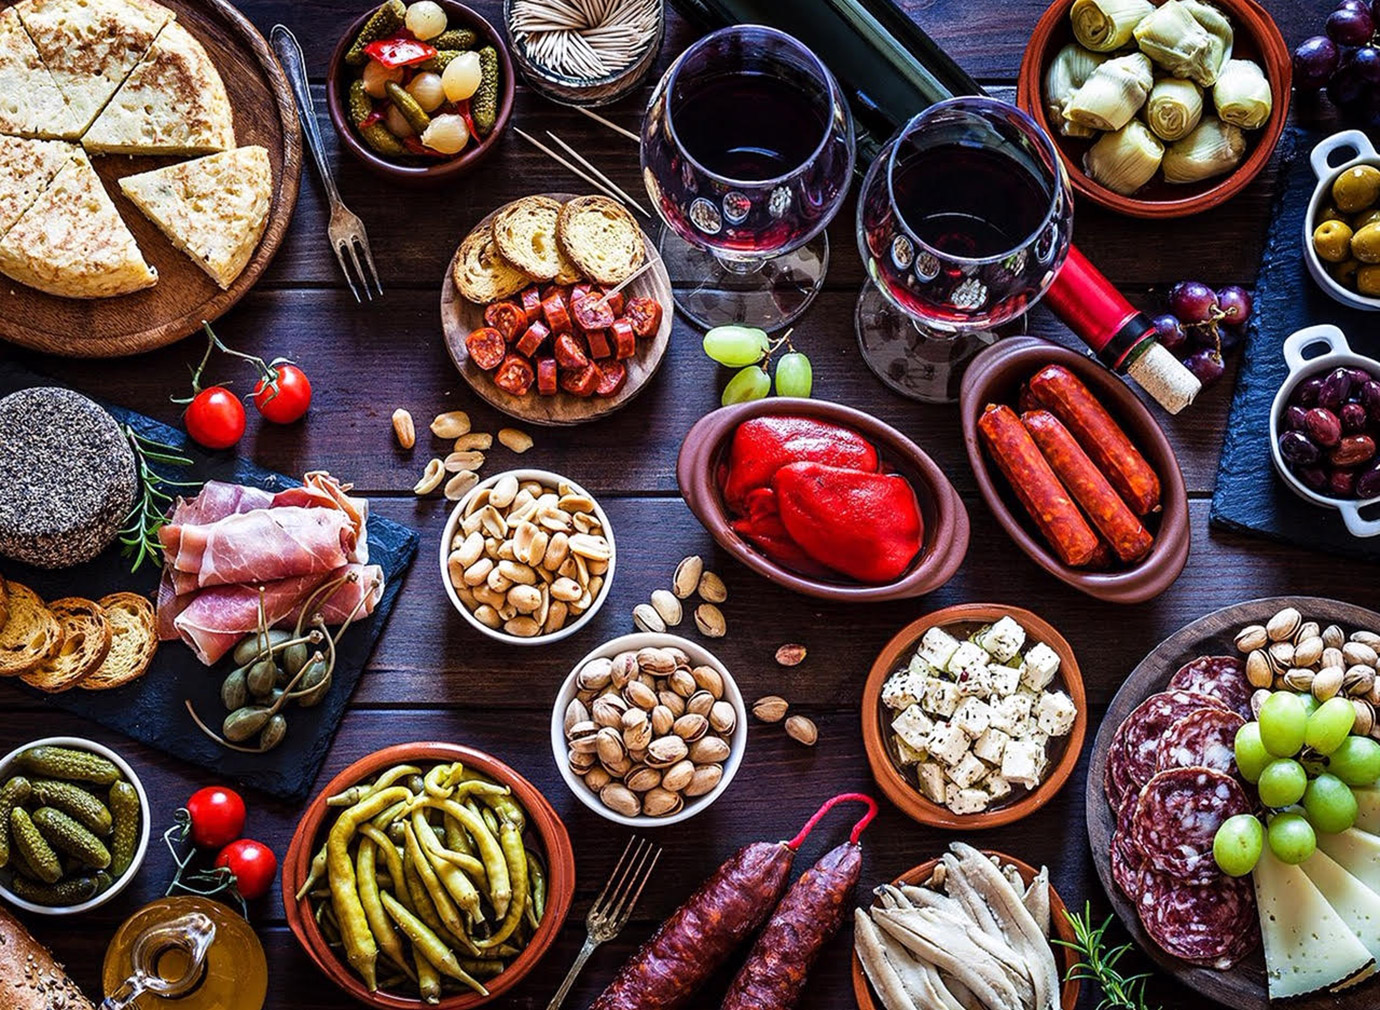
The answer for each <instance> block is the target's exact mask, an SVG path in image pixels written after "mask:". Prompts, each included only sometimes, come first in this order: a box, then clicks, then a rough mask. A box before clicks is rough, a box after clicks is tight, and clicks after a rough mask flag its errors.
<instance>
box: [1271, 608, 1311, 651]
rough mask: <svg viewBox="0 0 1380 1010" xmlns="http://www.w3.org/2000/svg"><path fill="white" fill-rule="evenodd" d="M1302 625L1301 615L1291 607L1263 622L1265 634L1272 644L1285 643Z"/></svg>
mask: <svg viewBox="0 0 1380 1010" xmlns="http://www.w3.org/2000/svg"><path fill="white" fill-rule="evenodd" d="M1302 623H1303V615H1302V614H1300V613H1299V612H1298V611H1297V610H1295V609H1294V608H1293V607H1285V608H1284V609H1283V610H1281V611H1280V612H1279V613H1277V614H1275V616H1274V617H1272V618H1270V619H1269V620H1268V621H1267V622H1265V634H1266V635H1268V636H1269V639H1270V641H1272V642H1287V641H1289V640H1290V639H1292V638H1293V637H1294V635H1295V634H1296V633H1297V632H1298V630H1299V625H1301V624H1302Z"/></svg>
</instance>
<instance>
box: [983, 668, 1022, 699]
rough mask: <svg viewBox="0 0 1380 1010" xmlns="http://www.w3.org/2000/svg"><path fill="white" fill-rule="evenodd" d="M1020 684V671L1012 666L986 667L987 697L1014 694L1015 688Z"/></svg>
mask: <svg viewBox="0 0 1380 1010" xmlns="http://www.w3.org/2000/svg"><path fill="white" fill-rule="evenodd" d="M1020 684H1021V671H1020V670H1018V669H1017V668H1016V667H1014V666H989V667H988V668H987V686H988V688H989V697H990V696H993V695H995V696H996V697H998V698H1005V697H1006V696H1007V695H1011V694H1015V693H1016V688H1018V687H1019V686H1020Z"/></svg>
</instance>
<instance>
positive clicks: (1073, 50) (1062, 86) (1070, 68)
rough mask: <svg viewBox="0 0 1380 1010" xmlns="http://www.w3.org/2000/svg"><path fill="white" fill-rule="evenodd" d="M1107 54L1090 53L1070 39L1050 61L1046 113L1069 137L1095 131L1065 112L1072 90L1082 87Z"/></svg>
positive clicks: (1088, 134) (1104, 60)
mask: <svg viewBox="0 0 1380 1010" xmlns="http://www.w3.org/2000/svg"><path fill="white" fill-rule="evenodd" d="M1107 60H1108V57H1106V56H1103V55H1101V54H1099V53H1093V52H1089V51H1088V50H1086V49H1084V48H1083V47H1082V46H1080V45H1077V44H1076V43H1073V42H1070V43H1069V44H1068V45H1066V46H1065V47H1064V48H1063V49H1060V50H1059V54H1058V55H1057V56H1055V57H1054V59H1053V60H1051V61H1050V64H1049V68H1048V69H1047V70H1046V71H1045V115H1046V116H1047V117H1048V119H1049V123H1050V125H1051V126H1054V127H1056V128H1057V129H1058V130H1059V132H1060V133H1062V134H1063V135H1064V136H1066V137H1091V136H1093V135H1094V134H1096V132H1097V131H1096V130H1094V129H1092V128H1091V127H1087V126H1079V125H1078V124H1077V123H1072V122H1069V120H1068V117H1066V116H1065V115H1064V109H1065V108H1067V107H1068V104H1069V100H1070V99H1071V98H1073V93H1074V92H1075V91H1077V90H1078V89H1079V88H1081V87H1082V86H1083V84H1084V82H1086V81H1087V79H1088V78H1089V77H1090V76H1091V75H1092V72H1093V71H1094V70H1096V69H1097V68H1098V67H1099V66H1101V65H1102V64H1103V63H1106V62H1107Z"/></svg>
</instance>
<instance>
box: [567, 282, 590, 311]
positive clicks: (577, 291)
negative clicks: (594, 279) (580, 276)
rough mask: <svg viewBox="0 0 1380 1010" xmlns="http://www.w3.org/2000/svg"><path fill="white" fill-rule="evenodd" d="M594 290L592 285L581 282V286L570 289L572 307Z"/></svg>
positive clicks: (577, 285)
mask: <svg viewBox="0 0 1380 1010" xmlns="http://www.w3.org/2000/svg"><path fill="white" fill-rule="evenodd" d="M593 290H594V285H592V284H590V283H589V282H588V281H581V282H580V283H579V284H576V285H573V286H572V287H571V289H570V304H571V307H572V308H573V307H574V305H575V303H576V302H578V301H579V300H580V299H581V298H584V297H586V296H587V295H588V294H589V293H590V292H591V291H593Z"/></svg>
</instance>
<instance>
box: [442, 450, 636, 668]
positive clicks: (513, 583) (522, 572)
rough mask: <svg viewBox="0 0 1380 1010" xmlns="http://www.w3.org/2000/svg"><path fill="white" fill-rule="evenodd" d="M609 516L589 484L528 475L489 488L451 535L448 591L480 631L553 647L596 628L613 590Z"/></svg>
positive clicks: (468, 506) (481, 487)
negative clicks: (590, 625) (594, 620)
mask: <svg viewBox="0 0 1380 1010" xmlns="http://www.w3.org/2000/svg"><path fill="white" fill-rule="evenodd" d="M616 558H617V549H616V548H615V546H614V541H613V529H612V527H610V525H609V519H608V516H607V515H605V514H604V510H603V509H602V508H601V507H600V506H599V503H598V502H596V501H595V500H594V496H593V495H591V494H590V493H589V492H588V491H586V490H585V489H584V488H582V487H581V486H580V485H579V484H576V483H575V482H574V481H572V480H570V479H569V478H568V477H562V476H561V475H560V474H557V473H552V472H551V471H549V470H535V469H519V470H508V471H507V472H505V473H500V474H495V475H494V476H492V477H490V478H488V479H487V480H483V481H480V482H479V483H478V484H476V485H475V486H474V487H473V488H471V489H470V491H469V493H468V494H466V495H465V496H464V497H463V498H461V499H460V501H459V502H458V503H457V504H456V506H455V509H454V511H452V512H451V514H450V518H449V519H448V520H447V521H446V528H445V531H444V532H443V533H442V534H441V544H440V563H441V584H442V585H443V586H444V587H445V591H446V596H447V597H448V598H449V599H450V602H451V605H452V606H453V607H455V609H456V610H457V611H459V613H460V616H461V617H463V618H465V620H466V621H468V622H469V623H470V624H471V625H472V626H473V627H474V628H475V629H476V630H477V631H479V632H480V633H481V634H484V635H487V636H488V637H489V638H492V639H494V640H495V641H499V642H504V643H507V644H509V645H545V644H547V643H549V642H556V641H559V640H560V639H562V638H566V637H568V636H570V635H573V634H575V632H577V631H579V630H580V629H581V628H583V627H584V626H585V625H586V624H588V623H589V621H590V618H592V617H593V616H594V615H595V614H596V613H598V611H599V608H600V607H601V606H603V604H604V600H605V599H607V598H608V594H609V588H610V587H611V586H612V585H613V570H614V563H615V561H616Z"/></svg>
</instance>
